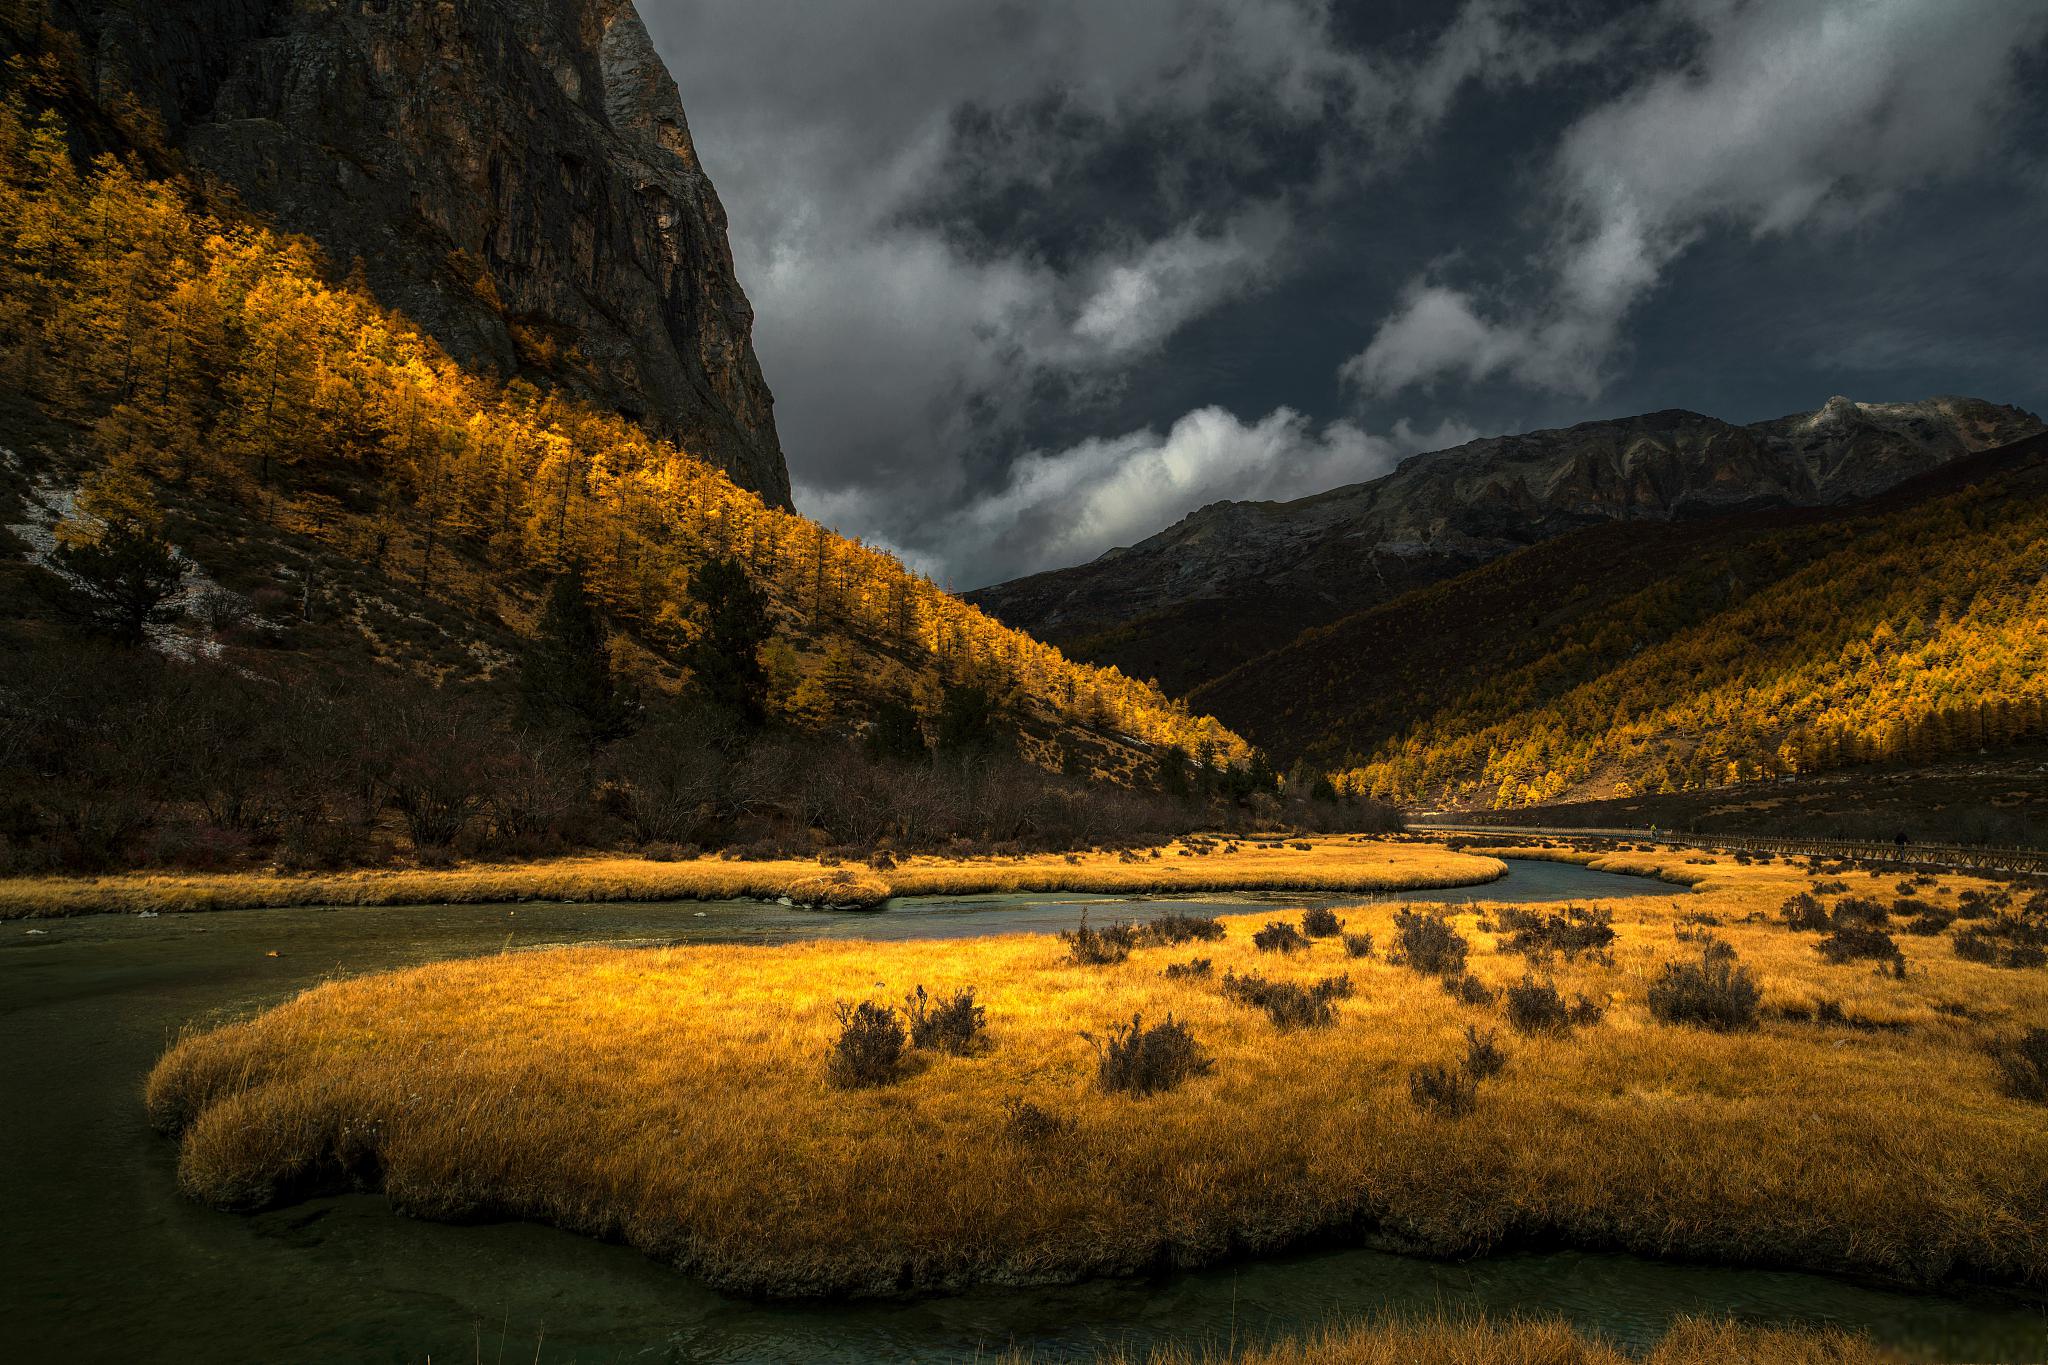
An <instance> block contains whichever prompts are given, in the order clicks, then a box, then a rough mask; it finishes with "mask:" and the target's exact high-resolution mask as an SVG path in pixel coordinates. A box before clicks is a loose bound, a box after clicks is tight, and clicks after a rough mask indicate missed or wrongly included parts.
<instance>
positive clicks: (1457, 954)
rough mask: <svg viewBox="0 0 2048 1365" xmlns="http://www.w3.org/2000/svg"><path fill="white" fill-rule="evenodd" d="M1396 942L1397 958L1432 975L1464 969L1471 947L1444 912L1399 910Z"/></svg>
mask: <svg viewBox="0 0 2048 1365" xmlns="http://www.w3.org/2000/svg"><path fill="white" fill-rule="evenodd" d="M1394 942H1395V945H1396V946H1395V949H1394V955H1393V959H1392V960H1393V961H1395V962H1397V963H1400V964H1405V965H1406V966H1409V967H1412V968H1413V969H1415V970H1416V971H1418V972H1423V973H1426V974H1429V975H1432V976H1447V975H1451V974H1454V973H1457V972H1462V971H1464V970H1465V954H1466V953H1467V952H1468V951H1469V950H1470V948H1471V945H1470V944H1468V943H1467V942H1466V941H1465V936H1464V935H1462V934H1460V933H1459V932H1458V931H1457V930H1456V929H1454V928H1452V927H1451V921H1450V919H1449V917H1448V916H1446V915H1445V914H1444V913H1443V912H1442V911H1437V912H1434V913H1428V914H1425V913H1424V912H1422V911H1419V910H1397V911H1395V912H1394Z"/></svg>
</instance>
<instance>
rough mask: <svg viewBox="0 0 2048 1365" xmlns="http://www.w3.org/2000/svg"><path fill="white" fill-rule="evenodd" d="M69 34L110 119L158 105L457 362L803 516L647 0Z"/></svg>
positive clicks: (223, 10)
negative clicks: (579, 406) (641, 438)
mask: <svg viewBox="0 0 2048 1365" xmlns="http://www.w3.org/2000/svg"><path fill="white" fill-rule="evenodd" d="M51 17H52V20H53V22H54V23H55V24H56V25H57V26H58V27H59V28H63V29H68V30H70V33H71V34H72V35H75V40H74V41H75V42H76V44H77V46H78V49H79V52H78V55H79V57H80V59H81V60H80V61H79V62H78V63H77V69H79V70H81V71H83V72H84V73H85V78H86V80H87V81H88V82H89V84H90V85H91V87H92V90H91V93H92V94H93V95H94V96H95V97H96V99H97V101H98V102H99V103H101V104H102V105H107V106H112V105H115V104H116V103H118V102H120V101H122V100H123V99H125V98H126V97H127V96H128V95H130V94H131V93H132V94H133V95H134V96H135V97H137V98H139V99H140V101H141V103H142V105H143V106H144V107H145V108H146V109H148V110H150V111H152V112H153V113H155V114H156V115H157V116H158V117H159V118H160V119H161V121H162V127H163V130H164V133H165V135H166V137H167V140H168V142H169V144H170V145H171V146H172V147H174V148H175V149H177V150H178V151H179V152H181V153H182V154H183V156H184V157H185V158H186V160H187V161H188V162H189V164H190V166H191V167H192V168H193V169H194V170H195V171H196V172H198V173H199V174H200V175H201V176H203V177H204V178H206V179H207V180H209V181H211V182H214V183H216V184H225V185H228V186H232V187H233V189H234V191H235V192H236V193H237V194H238V195H239V196H240V198H241V199H242V201H243V202H244V203H245V204H247V205H248V206H250V207H251V208H253V209H255V210H257V211H258V212H259V213H261V214H262V215H263V216H264V217H266V218H267V219H268V220H269V221H271V222H273V223H275V224H277V225H278V226H280V227H283V228H285V229H287V230H290V231H295V232H303V233H306V234H308V235H309V236H311V237H313V238H314V239H316V240H317V241H318V242H319V243H320V244H321V245H322V246H323V247H324V248H325V249H326V251H327V254H328V256H329V257H330V258H331V259H333V260H334V261H336V262H338V263H339V264H340V265H341V266H342V267H343V268H346V267H347V265H348V263H349V262H350V261H351V260H358V259H359V260H360V261H361V262H362V264H363V268H364V270H365V271H366V274H367V278H368V281H369V283H370V285H371V286H372V287H373V288H374V289H375V291H376V294H377V297H378V300H379V301H380V302H382V303H383V304H384V305H385V306H386V307H388V308H393V309H396V310H398V311H400V312H403V313H405V314H406V315H407V316H408V317H410V318H412V319H413V320H414V321H415V322H416V323H418V324H419V325H421V326H423V327H424V328H426V329H427V330H428V331H429V332H430V333H431V334H432V335H433V337H434V338H435V340H437V341H439V342H440V343H441V344H442V345H443V346H444V347H446V348H447V349H448V351H449V352H450V353H451V354H453V355H454V356H455V357H456V358H457V359H459V360H461V361H463V362H465V363H466V364H468V365H470V366H472V367H476V368H480V369H482V370H484V371H485V372H487V373H495V374H497V375H499V376H502V377H511V376H514V375H521V374H523V375H526V376H528V377H531V378H536V379H541V380H544V381H547V382H553V383H558V384H561V385H564V386H566V387H567V388H568V389H569V390H570V391H571V392H573V393H576V394H579V395H582V396H584V397H587V398H590V399H592V400H593V401H595V402H598V403H600V404H602V405H603V406H605V407H607V408H610V409H612V410H614V411H617V412H619V413H621V414H623V415H625V416H627V417H629V418H631V419H633V420H635V421H637V422H639V423H640V424H641V425H643V426H645V427H646V428H647V429H648V430H649V431H650V432H652V433H653V434H655V435H657V436H660V437H664V438H668V439H672V440H674V441H676V442H677V443H678V444H679V445H681V446H683V447H684V448H685V449H687V450H689V451H691V452H692V453H694V454H696V455H698V456H700V457H701V458H703V459H705V460H707V461H708V462H710V463H712V464H715V465H717V466H718V467H719V468H720V469H723V470H724V471H725V472H726V473H728V474H729V475H731V476H732V478H733V480H734V481H735V482H737V483H739V484H740V485H741V486H742V487H745V488H748V489H751V490H752V491H754V492H756V493H759V494H760V495H761V496H762V497H763V498H764V499H765V500H766V501H768V502H769V503H771V504H774V505H779V506H785V507H786V506H788V505H789V474H788V471H787V469H786V468H785V467H784V464H783V459H782V451H781V447H780V445H779V444H778V442H777V439H776V435H775V420H774V415H773V411H772V403H773V400H772V399H771V397H770V395H769V392H768V386H767V384H766V383H765V381H764V380H763V379H762V376H761V369H760V365H759V364H758V363H757V362H756V360H755V358H754V351H753V344H752V341H751V339H750V337H751V332H752V328H753V312H752V309H751V308H750V307H749V306H748V303H747V299H746V296H745V294H743V293H742V292H741V290H740V287H739V284H738V282H737V281H736V280H735V279H734V277H733V266H732V255H731V252H730V250H729V249H728V247H727V245H726V221H725V211H724V209H723V207H722V206H721V205H720V204H719V201H718V195H717V192H716V191H715V190H713V188H712V186H711V182H710V181H709V180H708V179H707V178H706V177H705V175H704V171H703V168H702V167H701V166H700V165H699V164H698V161H697V154H696V150H695V148H694V147H693V145H692V144H691V141H690V131H689V125H688V123H687V122H686V121H685V119H684V116H683V108H682V103H681V101H680V99H679V98H678V96H677V92H676V87H675V82H674V81H673V80H672V79H671V78H670V77H669V74H668V72H667V70H666V69H665V68H664V67H663V66H662V64H661V60H660V58H659V57H658V56H657V55H656V54H655V51H654V48H653V45H652V44H651V43H650V42H649V40H648V37H647V32H646V30H645V28H644V27H643V26H642V24H641V21H640V17H639V15H638V13H637V12H635V10H634V8H633V6H632V4H631V0H452V2H450V3H437V4H430V3H424V2H423V0H389V3H379V4H347V5H336V4H328V3H321V2H320V0H189V2H187V3H178V4H150V3H143V0H57V3H56V4H55V5H53V6H52V9H51ZM27 45H29V46H33V40H31V42H30V43H29V44H27ZM130 122H131V124H132V123H133V120H130Z"/></svg>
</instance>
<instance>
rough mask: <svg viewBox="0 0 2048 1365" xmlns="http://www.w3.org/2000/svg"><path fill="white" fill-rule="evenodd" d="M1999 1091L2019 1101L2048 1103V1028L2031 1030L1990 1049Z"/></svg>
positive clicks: (1997, 1043) (2000, 1040) (1998, 1043)
mask: <svg viewBox="0 0 2048 1365" xmlns="http://www.w3.org/2000/svg"><path fill="white" fill-rule="evenodd" d="M1989 1050H1990V1053H1991V1060H1992V1061H1993V1062H1994V1063H1996V1064H1997V1066H1998V1088H1999V1089H2000V1090H2002V1091H2004V1092H2005V1093H2006V1094H2008V1095H2010V1096H2012V1097H2013V1098H2014V1099H2016V1100H2032V1101H2033V1102H2034V1103H2036V1104H2048V1028H2030V1029H2028V1030H2027V1031H2026V1032H2025V1033H2022V1034H2020V1035H2019V1036H2018V1037H2016V1038H2000V1039H1999V1040H1998V1041H1996V1042H1994V1043H1993V1044H1992V1045H1991V1047H1990V1049H1989Z"/></svg>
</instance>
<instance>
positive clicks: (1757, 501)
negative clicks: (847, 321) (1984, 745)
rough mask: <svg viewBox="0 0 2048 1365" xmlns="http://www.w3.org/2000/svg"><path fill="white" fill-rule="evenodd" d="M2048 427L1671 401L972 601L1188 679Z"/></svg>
mask: <svg viewBox="0 0 2048 1365" xmlns="http://www.w3.org/2000/svg"><path fill="white" fill-rule="evenodd" d="M2042 429H2043V426H2042V423H2041V421H2040V419H2039V418H2037V417H2035V416H2033V415H2032V414H2031V413H2026V412H2022V411H2020V410H2019V409H2017V408H2010V407H2003V406H1999V405H1997V404H1993V403H1987V402H1983V401H1981V400H1978V399H1973V398H1932V399H1928V400H1926V401H1925V402H1919V403H1854V402H1851V401H1850V400H1848V399H1846V398H1831V399H1829V400H1828V402H1827V403H1826V404H1825V405H1824V406H1823V407H1821V408H1820V409H1819V410H1817V411H1815V412H1810V413H1796V414H1794V415H1792V416H1789V417H1781V418H1776V419H1773V420H1771V421H1765V422H1755V423H1751V424H1749V425H1747V426H1737V425H1735V424H1733V423H1729V422H1723V421H1719V420H1717V419H1715V418H1712V417H1704V416H1701V415H1700V414H1698V413H1694V412H1685V411H1679V410H1672V411H1666V412H1653V413H1648V414H1645V415H1643V416H1640V417H1626V418H1620V419H1617V420H1613V421H1603V422H1586V423H1582V424H1580V425H1578V426H1573V427H1565V428H1562V429H1559V430H1554V431H1536V432H1529V433H1527V434H1525V435H1519V436H1496V437H1488V438H1486V439H1484V440H1478V441H1472V442H1468V443H1467V444H1465V445H1462V446H1457V447H1455V448H1453V449H1451V450H1445V451H1438V452H1435V453H1432V454H1427V455H1416V456H1412V457H1410V458H1409V459H1407V460H1404V461H1403V462H1402V463H1401V465H1400V466H1399V467H1398V468H1396V469H1395V470H1394V471H1393V472H1392V473H1391V474H1388V475H1386V476H1385V477H1383V478H1379V479H1374V480H1372V481H1371V482H1369V483H1360V484H1352V485H1349V486H1347V487H1343V488H1337V489H1333V490H1331V491H1330V492H1327V493H1320V494H1317V495H1316V496H1314V497H1308V498H1302V499H1299V500H1297V501H1294V502H1285V503H1276V502H1221V503H1215V504H1212V505H1210V506H1208V507H1204V508H1202V509H1200V510H1199V511H1197V512H1194V513H1192V514H1191V515H1189V516H1188V517H1187V518H1185V519H1184V520H1182V521H1181V522H1179V523H1178V524H1176V525H1174V526H1172V527H1169V528H1168V529H1166V530H1164V531H1162V532H1160V533H1159V534H1158V535H1156V536H1153V537H1151V538H1150V539H1148V540H1145V541H1143V542H1141V543H1139V544H1137V545H1134V546H1129V547H1125V548H1120V549H1116V550H1111V551H1110V552H1109V553H1107V554H1105V555H1103V556H1102V557H1101V558H1100V559H1097V560H1096V561H1094V562H1093V563H1091V564H1084V565H1080V566H1078V567H1075V568H1072V569H1061V570H1057V571H1055V572H1052V573H1043V574H1036V575H1033V576H1032V577H1029V578H1020V579H1017V580H1016V581H1014V582H1010V583H1003V584H998V585H997V586H995V587H991V588H984V589H982V590H980V591H979V592H974V593H970V594H968V597H969V600H971V601H973V602H974V603H975V604H976V605H977V606H980V607H981V608H983V609H984V610H986V611H988V612H990V613H991V614H993V615H995V616H997V617H999V618H1001V619H1002V620H1003V621H1004V622H1006V623H1007V624H1009V625H1012V626H1017V627H1019V628H1021V629H1024V630H1028V631H1030V632H1032V633H1033V634H1035V635H1038V636H1039V637H1040V638H1042V639H1047V640H1051V641H1053V642H1054V643H1056V644H1059V645H1061V646H1063V647H1065V648H1066V649H1067V650H1068V651H1069V652H1070V653H1073V654H1076V655H1078V656H1079V657H1082V658H1086V659H1089V660H1090V661H1092V662H1097V663H1114V664H1117V665H1118V666H1119V667H1121V668H1123V669H1124V671H1125V672H1127V673H1131V674H1134V675H1136V676H1138V677H1156V678H1158V679H1159V681H1160V682H1161V684H1163V685H1164V686H1165V687H1166V689H1167V690H1168V691H1169V692H1173V693H1184V692H1186V691H1188V690H1190V689H1192V688H1194V687H1196V686H1198V685H1200V684H1201V683H1203V682H1205V681H1207V680H1209V679H1211V678H1215V677H1218V676H1220V675H1221V674H1223V673H1225V672H1227V671H1228V670H1229V669H1231V668H1233V667H1235V666H1236V665H1237V664H1239V663H1241V662H1243V661H1244V660H1246V659H1250V658H1253V657H1256V656H1257V655H1260V654H1263V653H1265V652H1267V651H1268V650H1271V649H1275V648H1278V647H1279V646H1280V645H1282V644H1285V643H1286V642H1287V641H1289V640H1291V639H1293V638H1294V637H1295V636H1296V635H1298V634H1299V633H1300V632H1301V631H1303V630H1305V629H1308V628H1310V627H1312V626H1317V625H1321V624H1324V623H1326V622H1329V621H1334V620H1336V619H1337V618H1338V617H1341V616H1345V615H1348V614H1350V613H1352V612H1355V611H1360V610H1363V609H1364V608H1366V607H1370V606H1373V605H1376V604H1378V603H1380V602H1386V601H1391V600H1392V599H1393V598H1395V597H1397V596H1399V595H1400V594H1401V593H1403V592H1406V591H1408V590H1409V589H1411V588H1415V587H1420V586H1422V585H1424V584H1428V583H1433V582H1437V581H1439V580H1442V579H1445V578H1449V577H1451V576H1452V575H1454V574H1457V573H1462V572H1463V571H1465V570H1466V569H1469V568H1472V567H1474V566H1476V565H1479V564H1482V563H1485V562H1487V561H1489V560H1492V559H1496V558H1498V557H1500V556H1501V555H1504V554H1507V553H1509V552H1511V551H1514V550H1517V549H1520V548H1522V547H1524V546H1527V545H1532V544H1535V543H1537V542H1539V541H1544V540H1548V539H1550V538H1551V537H1553V536H1558V535H1562V534H1564V533H1565V532H1567V531H1572V530H1576V529H1578V528H1580V527H1583V526H1590V525H1595V524H1598V523H1601V522H1608V521H1645V520H1662V521H1670V520H1676V519H1679V518H1687V517H1694V516H1702V515H1710V514H1713V513H1717V512H1728V511H1739V510H1743V509H1747V508H1757V507H1769V506H1795V507H1812V506H1832V505H1838V504H1841V503H1847V502H1852V501H1854V500H1856V499H1858V498H1863V497H1868V496H1870V495H1872V494H1875V493H1879V492H1882V491H1884V490H1885V489H1888V488H1891V487H1893V486H1895V485H1897V484H1898V483H1900V482H1902V481H1903V480H1906V479H1908V478H1911V477H1913V476H1914V475H1916V474H1921V473H1924V472H1926V471H1928V470H1931V469H1935V468H1937V467H1939V466H1941V465H1943V464H1946V463H1948V462H1949V461H1951V460H1954V459H1957V458H1959V457H1961V456H1963V455H1967V454H1969V453H1971V452H1973V451H1978V450H1983V449H1986V448H1988V447H1991V446H1996V445H2002V444H2005V443H2006V442H2009V441H2014V440H2018V439H2020V438H2022V437H2026V436H2030V435H2032V434H2034V433H2036V432H2038V431H2041V430H2042Z"/></svg>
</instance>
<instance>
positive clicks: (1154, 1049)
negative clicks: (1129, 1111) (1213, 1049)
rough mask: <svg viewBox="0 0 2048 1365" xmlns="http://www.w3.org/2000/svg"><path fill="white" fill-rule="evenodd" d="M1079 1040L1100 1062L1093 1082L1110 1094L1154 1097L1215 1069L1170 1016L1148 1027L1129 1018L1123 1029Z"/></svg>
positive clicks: (1114, 1027)
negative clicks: (1093, 1049) (1086, 1041)
mask: <svg viewBox="0 0 2048 1365" xmlns="http://www.w3.org/2000/svg"><path fill="white" fill-rule="evenodd" d="M1081 1036H1082V1037H1083V1038H1086V1039H1087V1040H1088V1042H1089V1043H1090V1044H1091V1045H1092V1046H1093V1047H1094V1048H1095V1051H1096V1055H1097V1056H1098V1057H1099V1058H1100V1065H1099V1067H1098V1068H1097V1070H1096V1080H1097V1083H1098V1084H1100V1085H1101V1086H1102V1088H1103V1089H1104V1090H1106V1091H1109V1092H1110V1093H1111V1094H1126V1095H1155V1094H1158V1093H1160V1092H1162V1091H1167V1090H1172V1089H1173V1088H1174V1087H1176V1086H1178V1085H1179V1084H1180V1083H1181V1082H1183V1081H1185V1080H1187V1079H1188V1078H1190V1077H1192V1076H1202V1075H1207V1074H1208V1072H1209V1071H1210V1070H1211V1069H1212V1068H1213V1067H1214V1066H1215V1063H1214V1062H1213V1061H1211V1060H1210V1058H1209V1056H1208V1055H1207V1054H1206V1053H1204V1052H1203V1051H1202V1048H1201V1045H1200V1044H1199V1043H1197V1042H1196V1041H1195V1035H1194V1034H1193V1033H1191V1032H1189V1030H1188V1026H1187V1025H1186V1024H1183V1023H1181V1022H1179V1021H1178V1020H1176V1019H1175V1018H1174V1017H1173V1016H1172V1015H1170V1014H1169V1015H1167V1016H1166V1022H1165V1023H1163V1024H1154V1025H1153V1026H1152V1027H1151V1028H1146V1027H1145V1016H1144V1015H1142V1014H1133V1015H1132V1016H1131V1022H1130V1023H1129V1024H1111V1025H1110V1026H1109V1032H1108V1034H1107V1036H1105V1037H1103V1038H1100V1039H1098V1038H1096V1037H1095V1036H1094V1035H1093V1034H1089V1033H1084V1034H1082V1035H1081Z"/></svg>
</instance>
